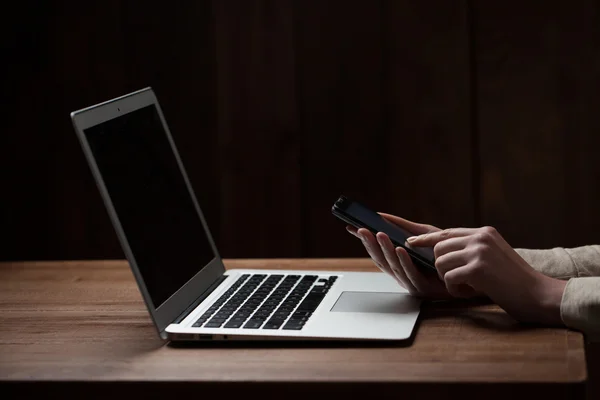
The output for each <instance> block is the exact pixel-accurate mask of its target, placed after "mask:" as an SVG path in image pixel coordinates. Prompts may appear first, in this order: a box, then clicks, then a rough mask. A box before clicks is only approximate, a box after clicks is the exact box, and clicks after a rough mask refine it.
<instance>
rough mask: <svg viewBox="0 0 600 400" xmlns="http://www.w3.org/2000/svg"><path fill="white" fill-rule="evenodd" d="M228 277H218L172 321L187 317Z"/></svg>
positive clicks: (176, 321) (174, 322)
mask: <svg viewBox="0 0 600 400" xmlns="http://www.w3.org/2000/svg"><path fill="white" fill-rule="evenodd" d="M227 277H228V275H221V276H220V277H219V279H217V280H216V281H215V282H214V283H213V284H212V285H210V286H209V287H208V288H207V289H206V290H205V291H204V292H203V293H202V294H201V295H200V296H199V297H198V298H197V299H196V300H194V302H193V303H192V304H190V305H189V307H188V308H186V309H185V310H184V311H183V312H182V313H181V314H179V316H178V317H177V318H175V321H173V322H172V323H173V324H178V323H180V322H181V321H183V320H184V319H185V317H187V316H188V315H189V314H190V313H191V312H192V311H193V310H194V309H195V308H196V307H198V304H200V303H202V302H203V301H204V299H206V298H207V297H208V296H210V294H211V293H212V292H214V290H215V289H216V288H217V287H219V285H220V284H221V283H223V281H225V279H227Z"/></svg>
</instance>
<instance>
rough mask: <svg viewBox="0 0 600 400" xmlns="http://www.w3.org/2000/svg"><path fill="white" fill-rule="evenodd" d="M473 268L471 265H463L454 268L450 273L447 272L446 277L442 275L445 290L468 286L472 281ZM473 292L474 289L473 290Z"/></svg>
mask: <svg viewBox="0 0 600 400" xmlns="http://www.w3.org/2000/svg"><path fill="white" fill-rule="evenodd" d="M473 271H474V266H473V264H472V263H469V264H467V265H464V266H462V267H460V268H455V269H453V270H451V271H448V272H447V273H446V275H444V283H446V288H448V289H449V288H450V287H451V286H459V285H469V286H471V287H472V285H470V284H469V283H470V282H471V281H472V276H473ZM473 289H474V290H475V288H473Z"/></svg>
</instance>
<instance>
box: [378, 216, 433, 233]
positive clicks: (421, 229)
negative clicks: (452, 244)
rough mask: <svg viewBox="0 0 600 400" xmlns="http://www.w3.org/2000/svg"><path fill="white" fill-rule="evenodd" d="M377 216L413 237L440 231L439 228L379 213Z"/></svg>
mask: <svg viewBox="0 0 600 400" xmlns="http://www.w3.org/2000/svg"><path fill="white" fill-rule="evenodd" d="M379 215H381V216H382V217H383V218H385V219H387V220H388V221H390V222H392V223H394V224H396V225H398V226H399V227H401V228H404V229H406V230H407V231H409V232H411V233H412V234H415V235H422V234H424V233H429V232H435V231H439V230H440V228H436V227H435V226H432V225H425V224H419V223H416V222H413V221H409V220H407V219H404V218H400V217H397V216H395V215H391V214H386V213H379Z"/></svg>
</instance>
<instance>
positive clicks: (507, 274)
mask: <svg viewBox="0 0 600 400" xmlns="http://www.w3.org/2000/svg"><path fill="white" fill-rule="evenodd" d="M408 243H409V244H410V245H411V246H413V247H433V248H434V254H435V257H436V262H435V266H436V269H437V270H438V274H439V276H440V278H441V279H443V281H444V282H445V283H446V287H447V288H448V290H449V292H450V294H453V293H452V288H454V287H458V285H468V286H470V287H472V288H473V289H474V290H476V291H477V292H480V293H483V294H485V295H487V296H488V297H489V298H490V299H492V300H493V301H494V302H495V303H496V304H498V305H499V306H500V307H502V308H503V309H504V310H505V311H506V312H508V313H509V314H510V315H512V316H513V317H514V318H516V319H518V320H520V321H524V322H539V323H547V324H562V321H561V318H560V302H561V300H562V294H563V292H564V287H565V286H566V282H565V281H560V280H558V279H553V278H550V277H547V276H545V275H543V274H542V273H540V272H538V271H536V270H534V269H533V268H532V267H531V266H530V265H529V264H527V262H526V261H525V260H523V258H521V256H519V254H517V252H516V251H515V250H514V249H513V248H512V247H510V245H509V244H508V243H506V241H505V240H504V238H502V236H501V235H500V234H499V233H498V232H497V231H496V230H495V229H494V228H492V227H483V228H477V229H470V228H453V229H446V230H442V231H438V232H431V233H426V234H423V235H419V236H413V237H412V238H409V239H408Z"/></svg>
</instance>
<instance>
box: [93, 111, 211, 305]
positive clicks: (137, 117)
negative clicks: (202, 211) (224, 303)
mask: <svg viewBox="0 0 600 400" xmlns="http://www.w3.org/2000/svg"><path fill="white" fill-rule="evenodd" d="M84 133H85V136H86V138H87V140H88V142H89V145H90V148H91V150H92V154H93V155H94V158H95V160H96V163H97V165H98V169H99V171H100V174H101V176H102V179H103V180H104V184H105V186H106V188H107V190H108V194H109V195H110V198H111V200H112V203H113V205H114V208H115V211H116V213H117V217H118V219H119V221H120V222H121V226H122V227H123V231H124V232H125V237H126V238H127V241H128V243H129V246H130V248H131V251H132V253H133V256H134V258H135V261H136V263H137V266H138V268H139V270H140V273H141V275H142V278H143V280H144V283H145V284H146V287H147V289H148V292H149V293H150V297H151V298H152V302H153V303H154V307H155V308H158V307H159V306H160V305H161V304H162V303H164V302H165V300H167V299H168V298H169V297H170V296H171V295H172V294H173V293H175V292H176V291H177V290H178V289H179V288H180V287H181V286H183V285H184V284H185V283H186V282H187V281H189V280H190V279H191V278H192V277H193V276H194V275H196V274H197V273H198V271H200V270H201V269H202V268H203V267H204V266H206V265H207V264H208V263H209V262H210V261H211V260H212V259H213V258H214V257H215V254H214V253H213V251H212V247H211V245H210V242H209V240H208V237H207V234H206V232H205V230H204V227H203V225H202V221H201V220H200V217H199V215H198V213H197V212H196V209H195V207H194V203H193V202H192V198H191V197H190V193H189V191H188V188H187V186H186V184H185V181H184V178H183V175H182V174H181V171H180V169H179V166H178V164H177V161H176V158H175V155H174V153H173V150H172V149H171V145H170V143H169V140H168V138H167V135H166V132H165V130H164V128H163V125H162V123H161V120H160V117H159V115H158V112H157V110H156V107H155V106H154V105H151V106H147V107H144V108H141V109H139V110H136V111H133V112H130V113H128V114H125V115H123V116H120V117H117V118H115V119H112V120H110V121H107V122H104V123H102V124H99V125H96V126H93V127H91V128H88V129H86V130H85V131H84Z"/></svg>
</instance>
